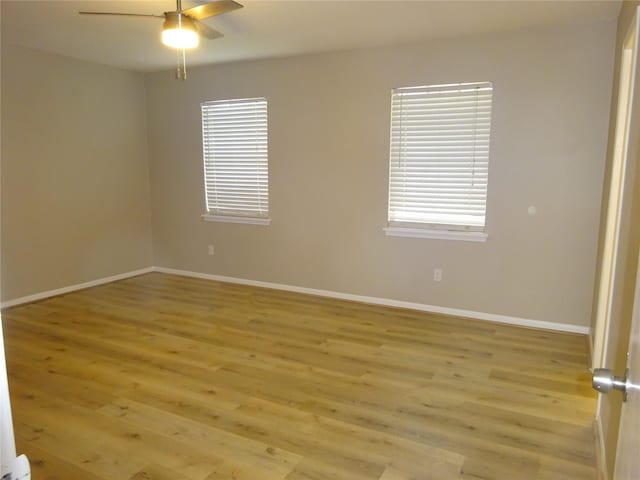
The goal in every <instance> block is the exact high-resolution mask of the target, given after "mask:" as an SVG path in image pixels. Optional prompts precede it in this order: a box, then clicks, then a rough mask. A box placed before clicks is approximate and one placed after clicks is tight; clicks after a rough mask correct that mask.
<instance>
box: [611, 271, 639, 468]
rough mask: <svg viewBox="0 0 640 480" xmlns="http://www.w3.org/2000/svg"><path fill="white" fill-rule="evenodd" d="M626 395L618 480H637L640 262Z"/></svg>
mask: <svg viewBox="0 0 640 480" xmlns="http://www.w3.org/2000/svg"><path fill="white" fill-rule="evenodd" d="M627 369H628V370H627V372H628V376H627V379H626V382H625V383H626V384H625V387H626V394H627V401H626V402H624V403H623V404H622V414H621V416H620V431H619V433H618V448H617V453H616V467H615V474H614V479H615V480H632V479H633V480H638V479H639V478H640V462H638V453H639V452H640V262H638V273H637V275H636V289H635V297H634V302H633V319H632V320H631V333H630V336H629V351H628V353H627Z"/></svg>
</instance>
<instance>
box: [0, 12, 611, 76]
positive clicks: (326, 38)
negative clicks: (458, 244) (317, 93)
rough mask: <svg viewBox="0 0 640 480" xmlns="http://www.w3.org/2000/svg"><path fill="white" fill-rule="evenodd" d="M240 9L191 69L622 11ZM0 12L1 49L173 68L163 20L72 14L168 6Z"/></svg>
mask: <svg viewBox="0 0 640 480" xmlns="http://www.w3.org/2000/svg"><path fill="white" fill-rule="evenodd" d="M238 1H240V3H242V4H244V8H242V9H240V10H236V11H234V12H231V13H228V14H225V15H222V16H219V17H215V18H210V19H207V20H205V22H206V23H207V24H209V25H210V26H212V27H213V28H215V29H217V30H219V31H221V32H223V33H224V34H225V37H224V38H221V39H217V40H202V41H201V44H200V46H199V47H198V48H197V49H196V50H194V51H190V52H189V53H188V63H189V64H190V65H198V64H206V63H216V62H228V61H233V60H243V59H255V58H265V57H274V56H286V55H296V54H301V53H309V52H322V51H330V50H342V49H350V48H359V47H368V46H377V45H389V44H397V43H404V42H411V41H416V40H421V39H437V38H445V37H456V36H462V35H475V34H481V33H489V32H500V31H508V30H517V29H528V28H539V27H544V26H552V25H561V24H574V23H585V22H593V21H597V20H601V19H613V18H616V17H617V15H618V12H619V10H620V1H618V0H604V1H598V0H587V1H568V0H556V1H543V0H534V1H516V0H511V1H482V0H475V1H474V0H466V1H456V0H440V1H426V0H424V1H416V0H414V1H404V0H387V1H384V0H376V1H368V0H238ZM199 3H205V2H202V1H189V0H184V2H183V8H188V7H190V6H193V5H196V4H199ZM1 8H2V13H1V17H2V41H3V42H14V43H18V44H21V45H24V46H27V47H31V48H36V49H40V50H45V51H49V52H53V53H58V54H62V55H67V56H70V57H75V58H80V59H84V60H89V61H93V62H98V63H103V64H107V65H113V66H117V67H123V68H127V69H131V70H137V71H155V70H163V69H168V68H173V66H174V65H175V61H176V58H175V51H172V50H171V49H168V48H167V47H165V46H163V45H162V44H161V43H160V32H161V30H162V20H161V19H154V18H135V17H110V16H86V15H78V13H77V12H78V10H94V11H109V12H133V13H155V14H161V13H162V12H164V11H170V10H175V2H174V1H172V0H139V1H107V0H93V1H86V0H85V1H68V0H63V1H57V0H45V1H32V0H19V1H4V0H3V1H2V2H1Z"/></svg>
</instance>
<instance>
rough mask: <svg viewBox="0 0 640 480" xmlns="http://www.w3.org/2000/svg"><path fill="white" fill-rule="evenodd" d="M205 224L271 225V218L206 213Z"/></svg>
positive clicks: (203, 215)
mask: <svg viewBox="0 0 640 480" xmlns="http://www.w3.org/2000/svg"><path fill="white" fill-rule="evenodd" d="M201 217H202V219H203V220H204V221H205V222H223V223H244V224H248V225H267V226H268V225H271V218H269V217H251V216H249V215H247V216H241V215H218V214H213V213H204V214H202V215H201Z"/></svg>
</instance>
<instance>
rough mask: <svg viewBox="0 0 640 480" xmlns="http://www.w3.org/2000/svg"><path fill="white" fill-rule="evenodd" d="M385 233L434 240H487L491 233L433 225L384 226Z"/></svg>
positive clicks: (392, 235) (391, 235) (389, 235)
mask: <svg viewBox="0 0 640 480" xmlns="http://www.w3.org/2000/svg"><path fill="white" fill-rule="evenodd" d="M383 230H384V233H385V234H386V235H387V236H388V237H408V238H431V239H434V240H462V241H466V242H486V241H487V238H489V234H487V233H486V232H484V231H482V232H479V231H463V230H446V229H435V228H433V226H432V225H428V224H425V227H416V228H408V227H394V226H389V227H384V228H383Z"/></svg>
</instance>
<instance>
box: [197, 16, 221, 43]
mask: <svg viewBox="0 0 640 480" xmlns="http://www.w3.org/2000/svg"><path fill="white" fill-rule="evenodd" d="M193 24H194V25H195V27H196V32H198V35H201V36H203V37H205V38H208V39H209V40H213V39H214V38H220V37H224V35H223V34H222V33H220V32H219V31H217V30H214V29H213V28H211V27H210V26H209V25H205V24H204V23H202V22H201V21H199V20H193Z"/></svg>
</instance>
